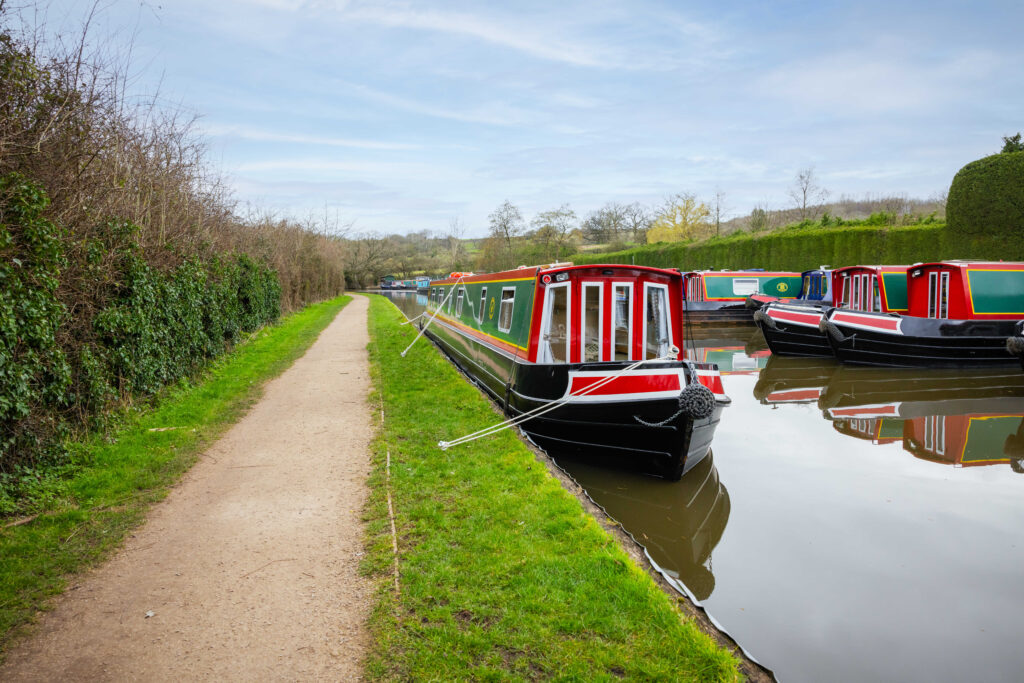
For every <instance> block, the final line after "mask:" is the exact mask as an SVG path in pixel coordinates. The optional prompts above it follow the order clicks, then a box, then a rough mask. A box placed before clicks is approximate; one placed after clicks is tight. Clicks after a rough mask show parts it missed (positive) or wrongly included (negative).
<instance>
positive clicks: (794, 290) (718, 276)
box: [683, 270, 801, 324]
mask: <svg viewBox="0 0 1024 683" xmlns="http://www.w3.org/2000/svg"><path fill="white" fill-rule="evenodd" d="M683 280H684V282H685V288H686V320H687V322H688V323H689V324H702V323H710V324H722V323H749V322H750V321H751V320H752V319H753V317H754V311H753V309H751V308H749V307H748V306H747V297H749V296H751V295H752V294H764V295H767V296H769V297H788V298H793V297H796V296H797V295H798V294H799V293H800V282H801V277H800V273H791V272H767V271H764V270H694V271H690V272H689V273H686V275H684V276H683Z"/></svg>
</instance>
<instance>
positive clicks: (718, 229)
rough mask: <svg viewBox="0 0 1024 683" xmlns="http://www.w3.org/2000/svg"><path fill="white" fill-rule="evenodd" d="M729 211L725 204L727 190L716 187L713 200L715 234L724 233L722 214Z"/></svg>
mask: <svg viewBox="0 0 1024 683" xmlns="http://www.w3.org/2000/svg"><path fill="white" fill-rule="evenodd" d="M728 212H729V209H728V207H727V206H726V205H725V192H723V191H722V188H720V187H716V188H715V195H714V198H713V199H712V201H711V220H712V222H713V223H714V224H715V235H716V236H717V235H720V234H722V216H723V215H724V214H727V213H728Z"/></svg>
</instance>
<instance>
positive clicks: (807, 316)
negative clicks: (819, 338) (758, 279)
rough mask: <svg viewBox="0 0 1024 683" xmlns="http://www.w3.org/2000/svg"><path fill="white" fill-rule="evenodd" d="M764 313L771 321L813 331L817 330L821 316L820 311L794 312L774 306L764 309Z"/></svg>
mask: <svg viewBox="0 0 1024 683" xmlns="http://www.w3.org/2000/svg"><path fill="white" fill-rule="evenodd" d="M764 312H765V313H766V314H767V315H768V317H769V318H771V319H772V320H778V321H780V322H784V323H789V324H791V325H800V326H801V327H813V328H814V329H815V330H817V329H818V323H819V322H820V321H821V316H822V313H821V311H795V310H793V309H791V308H777V307H775V306H768V307H766V308H765V309H764Z"/></svg>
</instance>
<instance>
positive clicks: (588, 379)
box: [565, 368, 726, 403]
mask: <svg viewBox="0 0 1024 683" xmlns="http://www.w3.org/2000/svg"><path fill="white" fill-rule="evenodd" d="M610 377H614V379H612V380H611V381H608V382H607V383H605V384H601V386H599V387H598V388H596V389H593V390H591V391H588V389H590V388H591V387H593V386H594V385H595V384H598V383H600V382H602V381H603V380H607V379H608V378H610ZM697 380H698V381H699V382H700V383H701V384H703V385H704V386H706V387H707V388H708V389H710V390H711V392H712V393H713V394H714V395H715V398H716V399H722V400H725V399H726V396H725V389H724V388H723V386H722V377H721V375H719V373H718V371H717V370H705V369H697ZM685 386H686V370H685V369H683V368H679V369H678V370H631V371H630V372H627V373H623V374H619V375H616V373H615V372H602V371H600V370H581V371H571V372H569V386H568V388H567V390H566V395H565V397H566V398H567V397H569V396H570V395H571V396H572V401H573V403H611V402H619V401H636V400H653V399H665V398H678V397H679V394H680V393H681V392H682V390H683V387H685ZM583 392H586V393H583Z"/></svg>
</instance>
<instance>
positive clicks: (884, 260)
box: [569, 223, 1024, 272]
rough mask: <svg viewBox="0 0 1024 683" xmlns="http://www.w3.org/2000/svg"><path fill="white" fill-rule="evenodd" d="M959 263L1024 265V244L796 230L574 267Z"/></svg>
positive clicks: (655, 248) (916, 230)
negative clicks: (963, 260) (987, 261)
mask: <svg viewBox="0 0 1024 683" xmlns="http://www.w3.org/2000/svg"><path fill="white" fill-rule="evenodd" d="M955 258H979V259H994V260H998V259H1003V260H1013V259H1018V260H1024V240H1016V241H1015V243H1012V244H1007V241H1006V240H1005V239H993V238H988V237H972V236H964V235H958V234H955V233H953V232H952V231H950V230H949V229H948V228H946V227H945V226H944V225H943V224H941V223H922V224H919V225H910V226H906V227H878V226H870V225H867V226H846V227H838V228H831V227H818V226H814V225H810V226H795V227H791V228H787V229H783V230H779V231H776V232H771V233H766V234H749V233H742V234H733V235H730V236H728V237H722V238H711V239H709V240H706V241H704V242H695V243H673V244H653V245H647V246H643V247H638V248H636V249H627V250H625V251H618V252H613V253H608V254H576V255H574V256H572V257H571V258H570V259H569V260H571V261H573V262H574V263H579V264H584V263H627V264H628V263H632V264H636V265H645V266H656V267H660V268H679V269H680V270H682V271H687V270H698V269H722V268H728V269H732V270H739V269H742V268H767V269H771V270H791V271H797V272H800V271H804V270H810V269H811V268H816V267H818V266H820V265H823V264H825V265H830V266H832V267H839V266H850V265H856V264H859V263H879V264H903V263H906V264H910V263H917V262H923V261H940V260H943V259H955Z"/></svg>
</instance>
